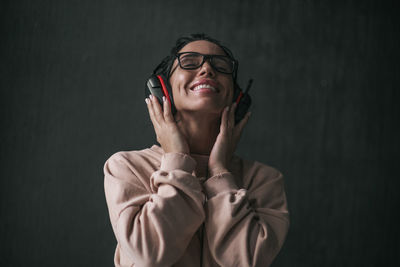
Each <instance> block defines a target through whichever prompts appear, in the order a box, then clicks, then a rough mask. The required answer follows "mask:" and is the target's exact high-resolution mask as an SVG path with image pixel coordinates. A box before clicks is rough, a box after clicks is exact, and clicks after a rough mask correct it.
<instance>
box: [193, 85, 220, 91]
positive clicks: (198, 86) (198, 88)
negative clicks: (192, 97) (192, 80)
mask: <svg viewBox="0 0 400 267" xmlns="http://www.w3.org/2000/svg"><path fill="white" fill-rule="evenodd" d="M203 89H210V90H211V91H213V92H216V93H217V92H218V90H217V88H215V87H213V86H211V85H209V84H206V83H203V84H199V85H197V86H195V87H194V88H193V89H191V90H192V91H200V90H203Z"/></svg>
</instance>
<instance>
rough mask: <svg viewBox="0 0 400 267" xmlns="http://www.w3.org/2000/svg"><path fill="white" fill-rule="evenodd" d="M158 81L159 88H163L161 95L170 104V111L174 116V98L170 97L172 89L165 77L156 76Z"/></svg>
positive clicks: (162, 75)
mask: <svg viewBox="0 0 400 267" xmlns="http://www.w3.org/2000/svg"><path fill="white" fill-rule="evenodd" d="M157 77H158V79H159V80H160V83H161V86H162V88H163V94H164V96H165V97H166V98H167V100H168V101H169V103H170V104H171V111H172V114H173V115H175V113H176V108H175V104H174V98H173V95H172V88H171V85H170V84H169V81H168V79H167V78H166V77H165V75H164V74H159V75H157Z"/></svg>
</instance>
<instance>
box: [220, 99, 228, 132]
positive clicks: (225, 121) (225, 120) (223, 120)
mask: <svg viewBox="0 0 400 267" xmlns="http://www.w3.org/2000/svg"><path fill="white" fill-rule="evenodd" d="M228 112H229V106H227V107H225V108H224V111H222V117H221V126H220V132H221V133H223V134H224V133H225V132H226V130H227V128H228Z"/></svg>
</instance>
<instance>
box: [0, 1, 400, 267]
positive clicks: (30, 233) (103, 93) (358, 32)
mask: <svg viewBox="0 0 400 267" xmlns="http://www.w3.org/2000/svg"><path fill="white" fill-rule="evenodd" d="M394 3H395V1H386V2H385V1H347V2H344V1H317V0H314V1H311V0H310V1H295V0H291V1H278V0H276V1H255V2H253V3H251V4H250V1H222V2H219V1H197V2H193V3H190V1H147V2H144V1H143V2H138V1H2V2H1V5H0V15H1V16H0V19H1V36H0V38H1V54H0V55H1V62H0V66H1V69H0V75H1V76H0V78H1V80H0V83H1V103H0V104H1V106H0V108H1V115H2V120H1V154H0V156H1V157H0V160H1V161H0V162H1V169H0V170H1V183H0V188H1V204H0V207H1V210H0V218H1V219H0V239H1V241H0V244H1V245H0V246H1V247H0V251H1V252H0V253H1V257H0V265H1V266H112V261H113V253H114V247H115V244H116V241H115V238H114V236H113V233H112V230H111V225H110V223H109V218H108V213H107V208H106V202H105V198H104V191H103V170H102V168H103V164H104V162H105V160H106V159H107V158H108V157H109V156H111V155H112V154H113V153H114V152H117V151H120V150H132V149H142V148H145V147H148V146H150V145H151V144H152V143H153V140H154V134H153V131H152V127H151V124H150V120H149V118H148V115H147V111H146V109H145V105H144V94H143V86H144V81H145V79H146V78H147V76H148V75H149V74H150V72H151V71H152V69H153V68H154V67H155V65H156V64H158V62H159V61H160V59H161V58H162V57H164V56H165V55H166V54H167V53H168V52H169V50H170V48H171V46H172V45H173V44H174V41H175V39H176V38H177V37H179V36H180V35H182V34H188V33H192V32H205V33H208V34H209V35H211V36H213V37H215V38H217V39H220V40H222V41H223V42H224V43H225V44H226V45H227V46H228V47H230V48H231V49H232V50H233V52H234V54H235V55H236V57H237V58H238V59H239V61H240V70H239V81H240V83H241V84H242V85H245V83H246V82H247V79H248V78H250V77H252V78H254V85H253V88H252V90H251V94H252V96H253V99H254V105H253V107H252V111H253V115H252V118H251V120H250V122H249V124H248V126H247V127H246V129H245V133H244V135H243V138H242V142H241V144H240V147H239V149H238V150H239V151H238V153H239V154H240V155H242V156H243V157H244V158H248V159H256V160H259V161H262V162H264V163H266V164H269V165H272V166H274V167H276V168H278V169H279V170H280V171H281V172H283V173H284V175H285V177H286V190H287V197H288V201H289V205H290V206H289V208H290V212H291V228H290V231H289V235H288V237H287V240H286V243H285V245H284V247H283V249H282V251H281V253H280V254H279V256H278V257H277V259H276V261H275V263H274V266H378V265H379V266H395V265H396V264H399V258H398V256H397V255H396V253H397V252H398V251H399V228H398V221H396V220H395V219H394V218H395V216H396V214H397V213H398V210H399V209H398V206H397V205H396V204H397V201H398V198H399V197H398V193H397V192H398V186H399V183H398V182H397V179H398V178H399V177H398V175H397V173H398V171H397V170H398V166H397V165H398V164H399V152H398V149H399V141H398V140H399V130H398V127H397V125H398V123H399V117H398V116H397V115H396V114H398V113H399V106H398V99H399V76H398V75H399V73H400V72H399V52H398V49H399V39H398V36H397V35H398V34H399V26H398V24H397V21H395V14H396V12H397V11H396V10H397V9H396V7H395V4H394Z"/></svg>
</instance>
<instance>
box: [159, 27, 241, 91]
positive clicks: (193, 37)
mask: <svg viewBox="0 0 400 267" xmlns="http://www.w3.org/2000/svg"><path fill="white" fill-rule="evenodd" d="M201 40H204V41H209V42H211V43H214V44H216V45H218V46H219V47H221V49H222V50H223V51H224V52H225V54H226V55H227V56H228V57H230V58H231V59H233V60H235V61H236V64H235V70H234V72H233V74H232V77H233V82H234V84H235V85H236V78H237V69H238V68H237V67H238V61H237V60H236V59H235V58H234V56H233V53H232V52H231V50H229V48H227V47H226V46H224V45H222V44H221V42H220V41H218V40H216V39H214V38H211V37H210V36H208V35H206V34H204V33H194V34H190V35H187V36H182V37H179V38H178V40H176V43H175V46H174V47H172V49H171V52H170V54H169V55H168V56H166V57H165V58H164V59H163V60H162V61H161V63H160V64H159V65H158V66H157V67H156V68H155V69H154V71H153V73H154V74H157V73H163V74H165V76H166V77H167V79H169V74H170V72H171V68H172V65H173V64H174V60H175V56H176V54H177V53H178V52H179V51H180V50H181V49H182V48H183V47H184V46H185V45H187V44H188V43H191V42H194V41H201Z"/></svg>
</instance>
